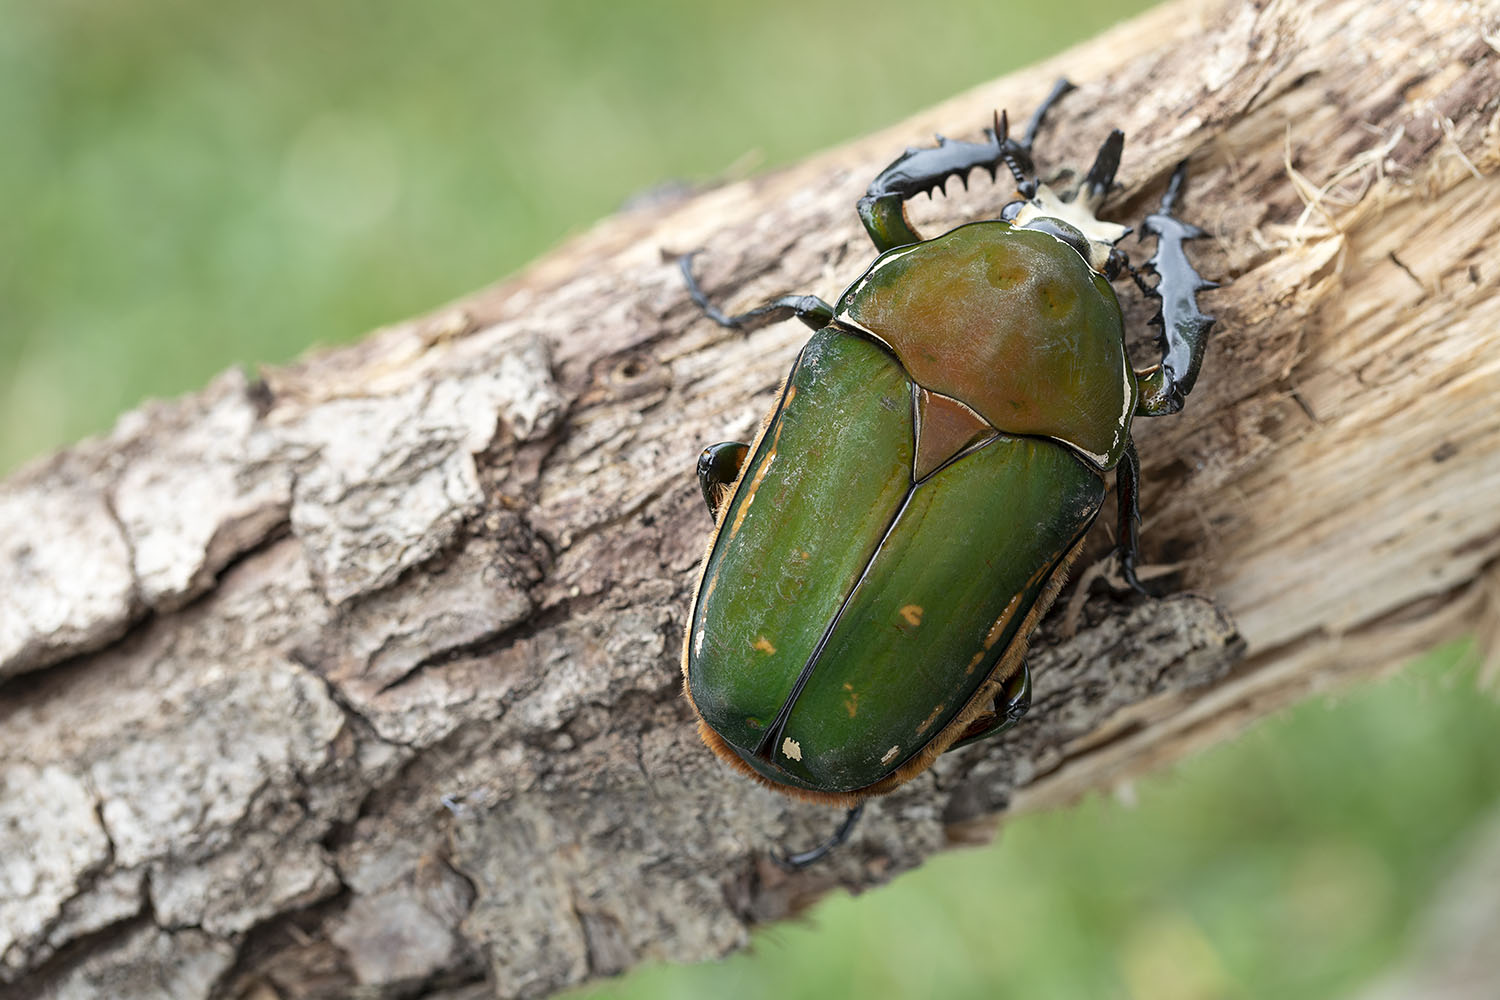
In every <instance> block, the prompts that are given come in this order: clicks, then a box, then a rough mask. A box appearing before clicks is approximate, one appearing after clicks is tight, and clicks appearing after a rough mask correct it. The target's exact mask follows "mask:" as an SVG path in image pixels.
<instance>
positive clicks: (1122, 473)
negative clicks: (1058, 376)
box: [1115, 441, 1154, 597]
mask: <svg viewBox="0 0 1500 1000" xmlns="http://www.w3.org/2000/svg"><path fill="white" fill-rule="evenodd" d="M1115 494H1116V496H1117V498H1118V500H1119V502H1120V506H1119V511H1120V544H1119V547H1118V548H1117V549H1116V551H1117V552H1118V553H1119V554H1120V555H1119V558H1120V575H1121V576H1122V577H1124V578H1125V582H1126V583H1127V584H1129V585H1130V589H1131V590H1133V591H1135V592H1136V593H1137V594H1140V595H1141V596H1143V597H1152V596H1154V595H1153V594H1152V593H1151V591H1149V590H1147V589H1146V587H1145V586H1144V585H1143V584H1142V583H1141V581H1140V578H1139V577H1137V576H1136V575H1135V561H1136V559H1138V558H1139V557H1140V554H1141V460H1140V458H1139V457H1138V456H1137V455H1136V453H1135V442H1134V441H1129V442H1127V443H1126V445H1125V454H1124V456H1123V457H1122V458H1121V459H1120V464H1119V465H1117V466H1115Z"/></svg>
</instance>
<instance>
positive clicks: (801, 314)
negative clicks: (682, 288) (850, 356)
mask: <svg viewBox="0 0 1500 1000" xmlns="http://www.w3.org/2000/svg"><path fill="white" fill-rule="evenodd" d="M697 255H698V251H696V250H694V251H693V252H692V253H685V254H683V255H682V256H681V257H679V258H677V265H678V266H679V267H681V268H682V278H683V280H684V281H685V282H686V283H687V290H688V295H689V296H691V297H692V300H693V304H694V305H696V306H697V307H698V308H699V309H701V310H702V311H703V315H705V316H707V317H708V318H709V319H711V320H713V321H714V322H715V323H717V324H719V325H720V326H724V327H728V328H729V329H731V330H740V331H743V332H745V333H749V332H750V331H751V330H759V329H760V328H761V327H763V326H770V325H771V324H772V323H780V322H781V321H782V320H787V319H791V318H792V317H794V316H795V317H796V318H797V319H799V320H801V321H802V322H803V323H805V324H807V325H808V326H810V327H812V328H813V329H814V330H821V329H823V327H825V326H827V325H828V324H829V323H832V322H833V306H831V305H829V304H828V303H827V302H824V301H823V300H822V299H820V298H818V297H817V296H816V295H783V296H782V297H781V298H779V299H775V300H773V301H771V302H767V303H766V304H765V305H763V306H760V307H758V308H756V309H751V310H749V311H748V312H742V313H739V314H737V315H733V316H731V315H729V314H728V313H725V312H723V311H721V310H720V309H719V308H718V307H717V306H715V305H714V304H713V303H712V302H710V301H708V296H707V295H705V294H703V289H702V288H701V287H700V286H699V285H698V279H697V278H695V277H693V258H694V257H696V256H697Z"/></svg>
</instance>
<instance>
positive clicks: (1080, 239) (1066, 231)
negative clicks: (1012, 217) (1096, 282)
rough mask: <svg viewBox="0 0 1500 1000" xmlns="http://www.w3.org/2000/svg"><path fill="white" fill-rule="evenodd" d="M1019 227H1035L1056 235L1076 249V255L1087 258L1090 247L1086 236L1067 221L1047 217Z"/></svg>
mask: <svg viewBox="0 0 1500 1000" xmlns="http://www.w3.org/2000/svg"><path fill="white" fill-rule="evenodd" d="M1021 228H1022V229H1035V230H1037V231H1038V232H1043V233H1046V234H1047V235H1049V236H1056V237H1057V238H1058V239H1060V240H1062V241H1063V242H1064V243H1066V244H1067V245H1068V246H1070V247H1072V248H1073V249H1074V250H1077V251H1078V256H1080V257H1082V258H1083V259H1084V260H1088V259H1089V253H1090V248H1089V240H1088V237H1086V236H1084V235H1083V233H1082V232H1081V231H1080V230H1079V229H1078V227H1076V226H1070V225H1069V224H1068V223H1066V222H1064V221H1062V220H1061V219H1053V218H1048V217H1043V218H1040V219H1032V220H1031V221H1030V222H1028V223H1026V225H1024V226H1022V227H1021Z"/></svg>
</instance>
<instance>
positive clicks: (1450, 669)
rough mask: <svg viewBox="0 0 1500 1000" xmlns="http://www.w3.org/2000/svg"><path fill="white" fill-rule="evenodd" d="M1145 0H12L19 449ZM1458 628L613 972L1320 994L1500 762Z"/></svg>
mask: <svg viewBox="0 0 1500 1000" xmlns="http://www.w3.org/2000/svg"><path fill="white" fill-rule="evenodd" d="M1144 6H1145V3H1144V2H1143V0H1126V2H1118V0H1086V2H1075V3H1073V4H1070V5H1068V8H1067V12H1066V16H1058V10H1059V5H1056V4H1044V3H1040V2H1034V3H1031V4H1027V5H1024V6H1023V5H1020V4H997V3H993V2H991V0H964V2H961V3H935V4H926V5H922V6H920V7H919V8H913V7H912V6H911V5H910V4H899V3H896V2H892V0H865V2H858V3H856V2H851V0H840V2H829V3H820V4H813V3H806V2H793V0H763V2H761V3H759V4H757V5H753V6H751V5H744V6H728V5H711V4H702V3H689V2H686V0H632V2H631V3H629V4H609V3H604V2H582V0H553V2H548V3H537V4H519V3H491V4H480V3H474V2H469V0H464V2H460V0H433V2H430V3H426V4H412V3H400V2H396V0H362V2H355V0H326V2H325V0H314V2H298V3H293V2H290V0H267V2H263V3H260V4H256V5H250V4H215V5H206V4H199V3H191V2H187V0H138V2H136V3H133V4H119V3H114V2H106V0H51V2H48V3H37V2H35V0H0V136H3V138H4V145H3V152H0V208H3V212H4V223H3V225H0V473H3V472H4V471H5V470H7V469H9V468H11V467H13V466H14V465H15V464H16V463H18V462H20V461H23V460H25V459H26V458H28V457H30V456H34V455H38V454H41V453H43V452H45V451H48V450H50V449H53V448H55V447H58V446H61V445H62V444H65V443H66V442H68V441H70V440H72V439H74V438H76V437H78V436H80V435H82V434H85V433H91V432H96V431H100V430H103V429H105V428H106V427H108V425H109V423H110V422H111V420H112V419H113V418H114V416H115V415H116V414H117V413H119V412H120V411H122V410H123V409H126V408H128V407H130V406H132V405H134V404H135V403H137V402H138V401H139V400H140V399H141V398H142V397H144V396H147V395H163V394H174V393H178V392H183V391H187V390H190V389H192V388H195V387H197V386H199V385H201V384H202V383H203V382H204V381H206V380H207V379H208V378H209V377H210V376H211V375H212V374H213V373H214V372H216V371H218V370H220V369H222V368H224V367H226V366H227V365H230V364H233V363H254V362H257V361H270V362H279V361H285V360H287V359H289V358H291V357H293V356H295V355H296V354H298V353H300V352H301V351H303V350H305V349H306V348H307V347H308V346H310V345H312V344H313V343H315V342H319V341H323V342H328V341H335V340H341V339H348V338H353V337H356V336H358V335H359V334H360V333H362V332H363V331H365V330H366V329H368V328H370V327H372V326H374V325H377V324H380V323H386V322H392V321H395V320H399V319H401V318H403V317H405V316H407V315H410V314H412V313H416V312H419V311H422V310H425V309H428V308H430V307H432V306H434V305H436V304H438V303H441V302H443V301H446V300H448V299H451V298H453V297H455V296H458V295H461V294H463V293H464V292H466V291H469V290H472V289H474V288H476V287H478V286H480V285H483V284H485V283H488V282H490V281H492V280H494V279H495V278H497V277H499V276H501V275H503V274H505V273H507V272H510V271H513V270H515V269H516V268H518V267H520V266H522V265H523V264H525V263H526V262H527V261H528V260H530V259H532V258H533V257H535V256H536V255H537V254H539V253H540V252H541V251H543V250H544V249H545V248H547V247H548V246H550V245H554V244H556V243H557V242H559V241H560V240H561V239H563V238H564V237H565V236H566V235H567V234H568V233H570V232H572V231H576V230H578V229H580V228H582V227H584V226H586V225H588V224H589V223H590V222H591V221H592V220H594V219H596V218H598V217H600V216H602V215H605V214H608V213H609V212H610V211H612V210H613V209H614V208H615V206H617V205H618V204H619V203H620V202H622V201H623V200H625V199H626V198H627V197H629V196H630V195H632V194H634V193H636V192H639V191H641V190H643V189H646V188H649V187H651V186H653V185H655V184H657V183H659V182H662V181H664V180H668V179H673V178H688V179H705V178H709V177H712V176H714V175H715V174H716V173H718V172H720V171H722V170H724V169H725V168H726V167H727V166H728V165H730V164H731V163H734V162H735V161H737V160H740V159H741V158H743V157H744V156H745V155H746V154H747V153H749V152H751V151H759V152H760V153H761V154H762V155H763V157H764V160H765V162H766V163H767V164H768V165H775V164H777V163H782V162H786V161H789V160H791V159H793V158H795V157H797V156H800V155H805V154H807V153H809V152H812V151H814V150H816V149H820V148H822V147H825V146H827V145H831V144H834V143H837V142H840V141H842V140H845V139H848V138H850V137H852V136H855V135H859V134H861V133H864V132H866V131H868V130H870V129H873V128H876V127H879V126H882V125H885V124H888V123H890V122H891V121H893V120H895V119H897V118H899V117H900V116H902V115H904V114H907V113H909V112H911V111H914V110H916V109H918V108H921V107H924V106H926V105H928V104H930V103H932V102H934V101H937V100H940V99H942V98H945V97H947V96H949V95H951V94H952V93H954V92H956V91H958V90H960V89H962V88H964V87H967V86H970V85H972V84H975V83H978V82H981V81H983V80H986V79H989V78H991V77H993V76H995V75H998V74H1000V73H1002V72H1005V71H1007V70H1010V69H1014V68H1016V67H1018V66H1020V65H1023V64H1025V63H1029V62H1031V61H1033V60H1035V59H1037V58H1040V57H1041V56H1044V55H1047V54H1049V53H1051V52H1054V51H1056V50H1058V49H1061V48H1062V47H1064V46H1065V45H1066V44H1068V43H1070V42H1072V41H1076V40H1079V39H1081V38H1083V37H1086V36H1088V35H1091V34H1093V33H1095V32H1097V31H1098V30H1100V29H1101V28H1103V27H1104V26H1106V25H1107V24H1109V23H1110V22H1111V21H1113V20H1115V19H1118V18H1121V17H1125V16H1128V15H1129V14H1131V13H1134V12H1135V11H1137V10H1139V9H1141V8H1142V7H1144ZM980 124H981V123H978V122H976V123H975V126H976V127H978V125H980ZM917 138H918V137H913V139H914V140H915V139H917ZM892 152H893V154H894V153H895V152H896V151H895V150H893V151H892ZM851 210H852V206H851ZM1455 655H1456V654H1455V653H1454V652H1453V651H1452V650H1450V651H1448V652H1447V653H1445V654H1443V655H1441V656H1439V657H1436V658H1434V659H1433V660H1431V661H1429V662H1428V663H1426V664H1424V665H1422V666H1421V667H1420V668H1418V669H1416V670H1413V671H1411V672H1409V673H1407V674H1405V675H1403V676H1402V677H1400V678H1398V679H1396V680H1393V681H1390V682H1387V683H1385V684H1382V685H1380V686H1378V687H1374V688H1371V689H1368V690H1364V691H1361V692H1359V693H1357V694H1355V695H1353V696H1351V697H1349V698H1347V699H1345V700H1343V701H1342V702H1340V703H1339V704H1338V705H1337V707H1336V708H1334V709H1332V710H1329V709H1328V707H1327V706H1326V705H1325V704H1323V703H1314V704H1309V705H1305V706H1303V707H1302V708H1300V709H1298V710H1297V711H1296V712H1294V713H1291V714H1290V715H1289V716H1288V717H1286V718H1283V719H1279V720H1276V721H1273V722H1271V723H1269V724H1267V725H1264V726H1262V727H1260V728H1259V729H1257V730H1256V731H1254V732H1253V733H1251V734H1250V735H1249V736H1247V737H1246V738H1245V739H1243V740H1241V741H1239V742H1238V743H1236V744H1234V745H1232V746H1229V747H1225V748H1221V749H1219V750H1217V751H1215V752H1214V753H1211V754H1208V755H1205V756H1204V757H1202V758H1199V759H1197V760H1193V761H1190V762H1188V763H1186V764H1184V765H1182V766H1181V767H1179V768H1178V769H1177V770H1176V771H1175V772H1174V773H1172V774H1171V775H1169V776H1165V777H1159V778H1155V779H1152V780H1151V781H1149V782H1145V783H1143V784H1142V785H1141V787H1140V789H1139V791H1138V796H1139V800H1140V804H1139V806H1138V807H1137V808H1134V809H1126V808H1123V807H1122V806H1120V805H1119V804H1117V803H1113V802H1104V801H1097V800H1095V801H1089V802H1086V803H1084V804H1083V805H1081V806H1080V807H1079V808H1077V809H1075V810H1071V811H1069V812H1066V813H1057V814H1052V815H1045V816H1035V817H1028V818H1026V819H1024V820H1021V821H1018V822H1016V823H1014V824H1011V825H1010V826H1008V827H1007V829H1006V831H1005V833H1004V835H1003V836H1002V838H1001V841H1000V843H999V844H998V845H997V847H995V848H994V849H991V850H987V851H982V852H965V853H963V854H958V855H951V856H946V857H943V858H940V859H938V860H936V861H935V862H933V863H932V864H931V865H929V866H927V867H925V868H924V869H923V870H922V871H919V872H916V873H913V874H911V875H910V876H908V877H905V878H903V879H901V880H899V881H898V882H897V883H896V884H895V885H893V886H891V887H889V888H887V889H883V890H881V891H879V892H875V893H871V894H869V895H868V896H867V897H866V898H863V899H860V900H858V901H851V900H848V899H843V898H837V899H831V900H829V901H828V902H827V903H826V904H824V905H823V906H821V907H820V908H819V909H818V911H817V912H816V914H815V916H814V917H813V919H812V921H810V923H809V925H808V926H796V925H791V926H781V927H777V928H774V929H771V930H770V931H768V932H766V933H764V934H762V935H761V936H760V937H759V938H758V945H757V949H756V951H757V953H758V954H757V955H756V956H753V957H741V958H736V959H734V960H732V961H730V962H729V963H727V965H726V966H724V967H719V966H705V967H700V968H696V969H686V970H648V971H646V972H645V973H644V974H643V975H641V976H638V977H637V978H636V979H635V980H633V985H630V986H621V987H619V991H618V993H616V992H615V991H614V990H611V991H608V992H606V993H601V994H599V995H601V996H602V995H611V996H613V995H620V996H649V997H662V998H669V997H674V996H694V997H698V996H704V995H713V996H721V997H725V998H732V997H765V996H773V995H774V996H782V997H785V998H788V1000H790V998H793V997H797V996H814V995H816V996H820V997H837V996H853V995H861V996H865V997H870V998H879V997H924V996H942V997H945V998H952V1000H959V998H964V997H971V996H972V997H981V996H983V997H993V996H1003V995H1014V996H1020V995H1026V996H1028V997H1033V998H1048V997H1059V998H1061V997H1089V998H1095V997H1132V998H1147V997H1149V998H1152V1000H1175V998H1195V1000H1198V998H1211V997H1212V998H1217V997H1225V998H1239V997H1259V996H1275V997H1286V998H1297V997H1322V996H1328V995H1331V994H1333V993H1336V992H1337V991H1338V990H1340V989H1343V988H1344V987H1346V986H1348V985H1350V984H1353V983H1354V982H1357V981H1358V980H1360V979H1361V978H1362V977H1365V976H1368V975H1370V974H1372V973H1373V972H1374V971H1376V970H1377V969H1378V968H1379V967H1380V965H1381V964H1382V963H1383V961H1385V960H1386V959H1387V958H1388V957H1390V956H1392V955H1393V954H1395V953H1397V952H1398V951H1399V948H1400V941H1401V936H1402V934H1403V932H1404V929H1405V922H1406V921H1407V920H1408V919H1409V917H1410V915H1411V914H1412V913H1413V912H1414V911H1415V910H1416V909H1418V908H1419V906H1420V904H1421V901H1422V900H1423V898H1424V897H1425V895H1426V894H1427V893H1428V892H1429V891H1430V889H1431V887H1432V886H1433V884H1434V882H1435V880H1436V879H1437V878H1439V877H1440V875H1441V874H1442V872H1443V870H1444V866H1445V865H1446V864H1447V863H1448V861H1449V859H1450V857H1452V855H1453V852H1454V850H1455V849H1456V846H1457V845H1458V844H1459V843H1460V842H1461V840H1462V838H1463V836H1464V831H1465V830H1466V829H1467V828H1468V826H1469V825H1470V824H1471V823H1472V822H1473V821H1474V819H1475V817H1477V816H1478V815H1479V814H1480V813H1482V812H1483V811H1484V810H1486V809H1488V808H1490V807H1491V805H1492V804H1493V803H1495V802H1496V801H1497V799H1500V764H1497V758H1500V754H1497V753H1496V746H1495V744H1496V740H1495V735H1494V734H1495V733H1496V732H1497V722H1500V712H1497V709H1496V706H1495V704H1494V702H1493V701H1491V700H1488V699H1486V698H1483V697H1479V696H1477V695H1476V694H1475V692H1474V690H1473V687H1472V678H1471V674H1470V672H1468V671H1465V670H1463V669H1459V668H1457V667H1456V666H1455V665H1454V657H1455ZM773 977H776V978H773Z"/></svg>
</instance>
